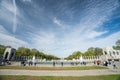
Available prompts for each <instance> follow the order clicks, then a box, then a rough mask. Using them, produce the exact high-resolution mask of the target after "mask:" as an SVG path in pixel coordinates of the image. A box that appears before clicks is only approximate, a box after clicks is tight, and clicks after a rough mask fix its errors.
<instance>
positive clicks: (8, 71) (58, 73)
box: [0, 69, 120, 76]
mask: <svg viewBox="0 0 120 80" xmlns="http://www.w3.org/2000/svg"><path fill="white" fill-rule="evenodd" d="M110 74H120V69H101V70H55V71H52V70H13V69H0V75H26V76H96V75H110Z"/></svg>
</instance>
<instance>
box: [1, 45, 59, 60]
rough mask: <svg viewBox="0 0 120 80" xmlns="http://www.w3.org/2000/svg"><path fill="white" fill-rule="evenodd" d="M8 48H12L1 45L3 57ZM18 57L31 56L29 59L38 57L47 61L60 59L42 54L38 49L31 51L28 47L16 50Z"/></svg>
mask: <svg viewBox="0 0 120 80" xmlns="http://www.w3.org/2000/svg"><path fill="white" fill-rule="evenodd" d="M6 48H11V46H4V45H0V54H1V55H2V54H4V51H5V49H6ZM16 56H29V57H33V56H37V57H39V58H42V59H47V60H52V59H59V58H58V57H56V56H54V55H49V54H46V53H43V52H40V51H38V50H37V49H29V48H26V47H19V48H18V49H17V50H16Z"/></svg>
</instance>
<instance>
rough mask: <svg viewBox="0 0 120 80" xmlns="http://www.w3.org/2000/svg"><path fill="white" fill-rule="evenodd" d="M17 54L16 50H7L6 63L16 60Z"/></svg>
mask: <svg viewBox="0 0 120 80" xmlns="http://www.w3.org/2000/svg"><path fill="white" fill-rule="evenodd" d="M15 53H16V49H14V48H6V50H5V52H4V55H3V60H4V61H11V60H14V57H15Z"/></svg>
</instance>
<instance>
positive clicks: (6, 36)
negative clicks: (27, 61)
mask: <svg viewBox="0 0 120 80" xmlns="http://www.w3.org/2000/svg"><path fill="white" fill-rule="evenodd" d="M0 44H3V45H10V46H12V47H14V48H18V47H20V46H26V47H27V46H28V47H29V45H28V43H27V42H25V41H23V40H20V39H17V38H15V37H14V36H13V35H12V34H10V33H9V32H8V31H7V30H6V29H5V28H4V27H3V26H2V25H0Z"/></svg>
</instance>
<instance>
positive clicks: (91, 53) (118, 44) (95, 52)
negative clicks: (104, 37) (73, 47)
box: [66, 40, 120, 59]
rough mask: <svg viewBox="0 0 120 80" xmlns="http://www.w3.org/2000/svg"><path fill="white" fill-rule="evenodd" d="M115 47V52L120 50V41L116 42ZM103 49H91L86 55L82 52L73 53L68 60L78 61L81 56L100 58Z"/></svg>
mask: <svg viewBox="0 0 120 80" xmlns="http://www.w3.org/2000/svg"><path fill="white" fill-rule="evenodd" d="M115 44H116V45H115V46H113V49H115V50H120V40H117V41H116V42H115ZM102 53H103V52H102V49H101V48H99V47H95V48H94V47H90V48H88V50H87V51H86V52H84V53H82V52H80V51H75V52H73V53H72V54H71V55H69V56H68V57H67V58H66V59H73V58H74V59H78V58H79V57H80V56H81V55H82V56H99V55H102Z"/></svg>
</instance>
